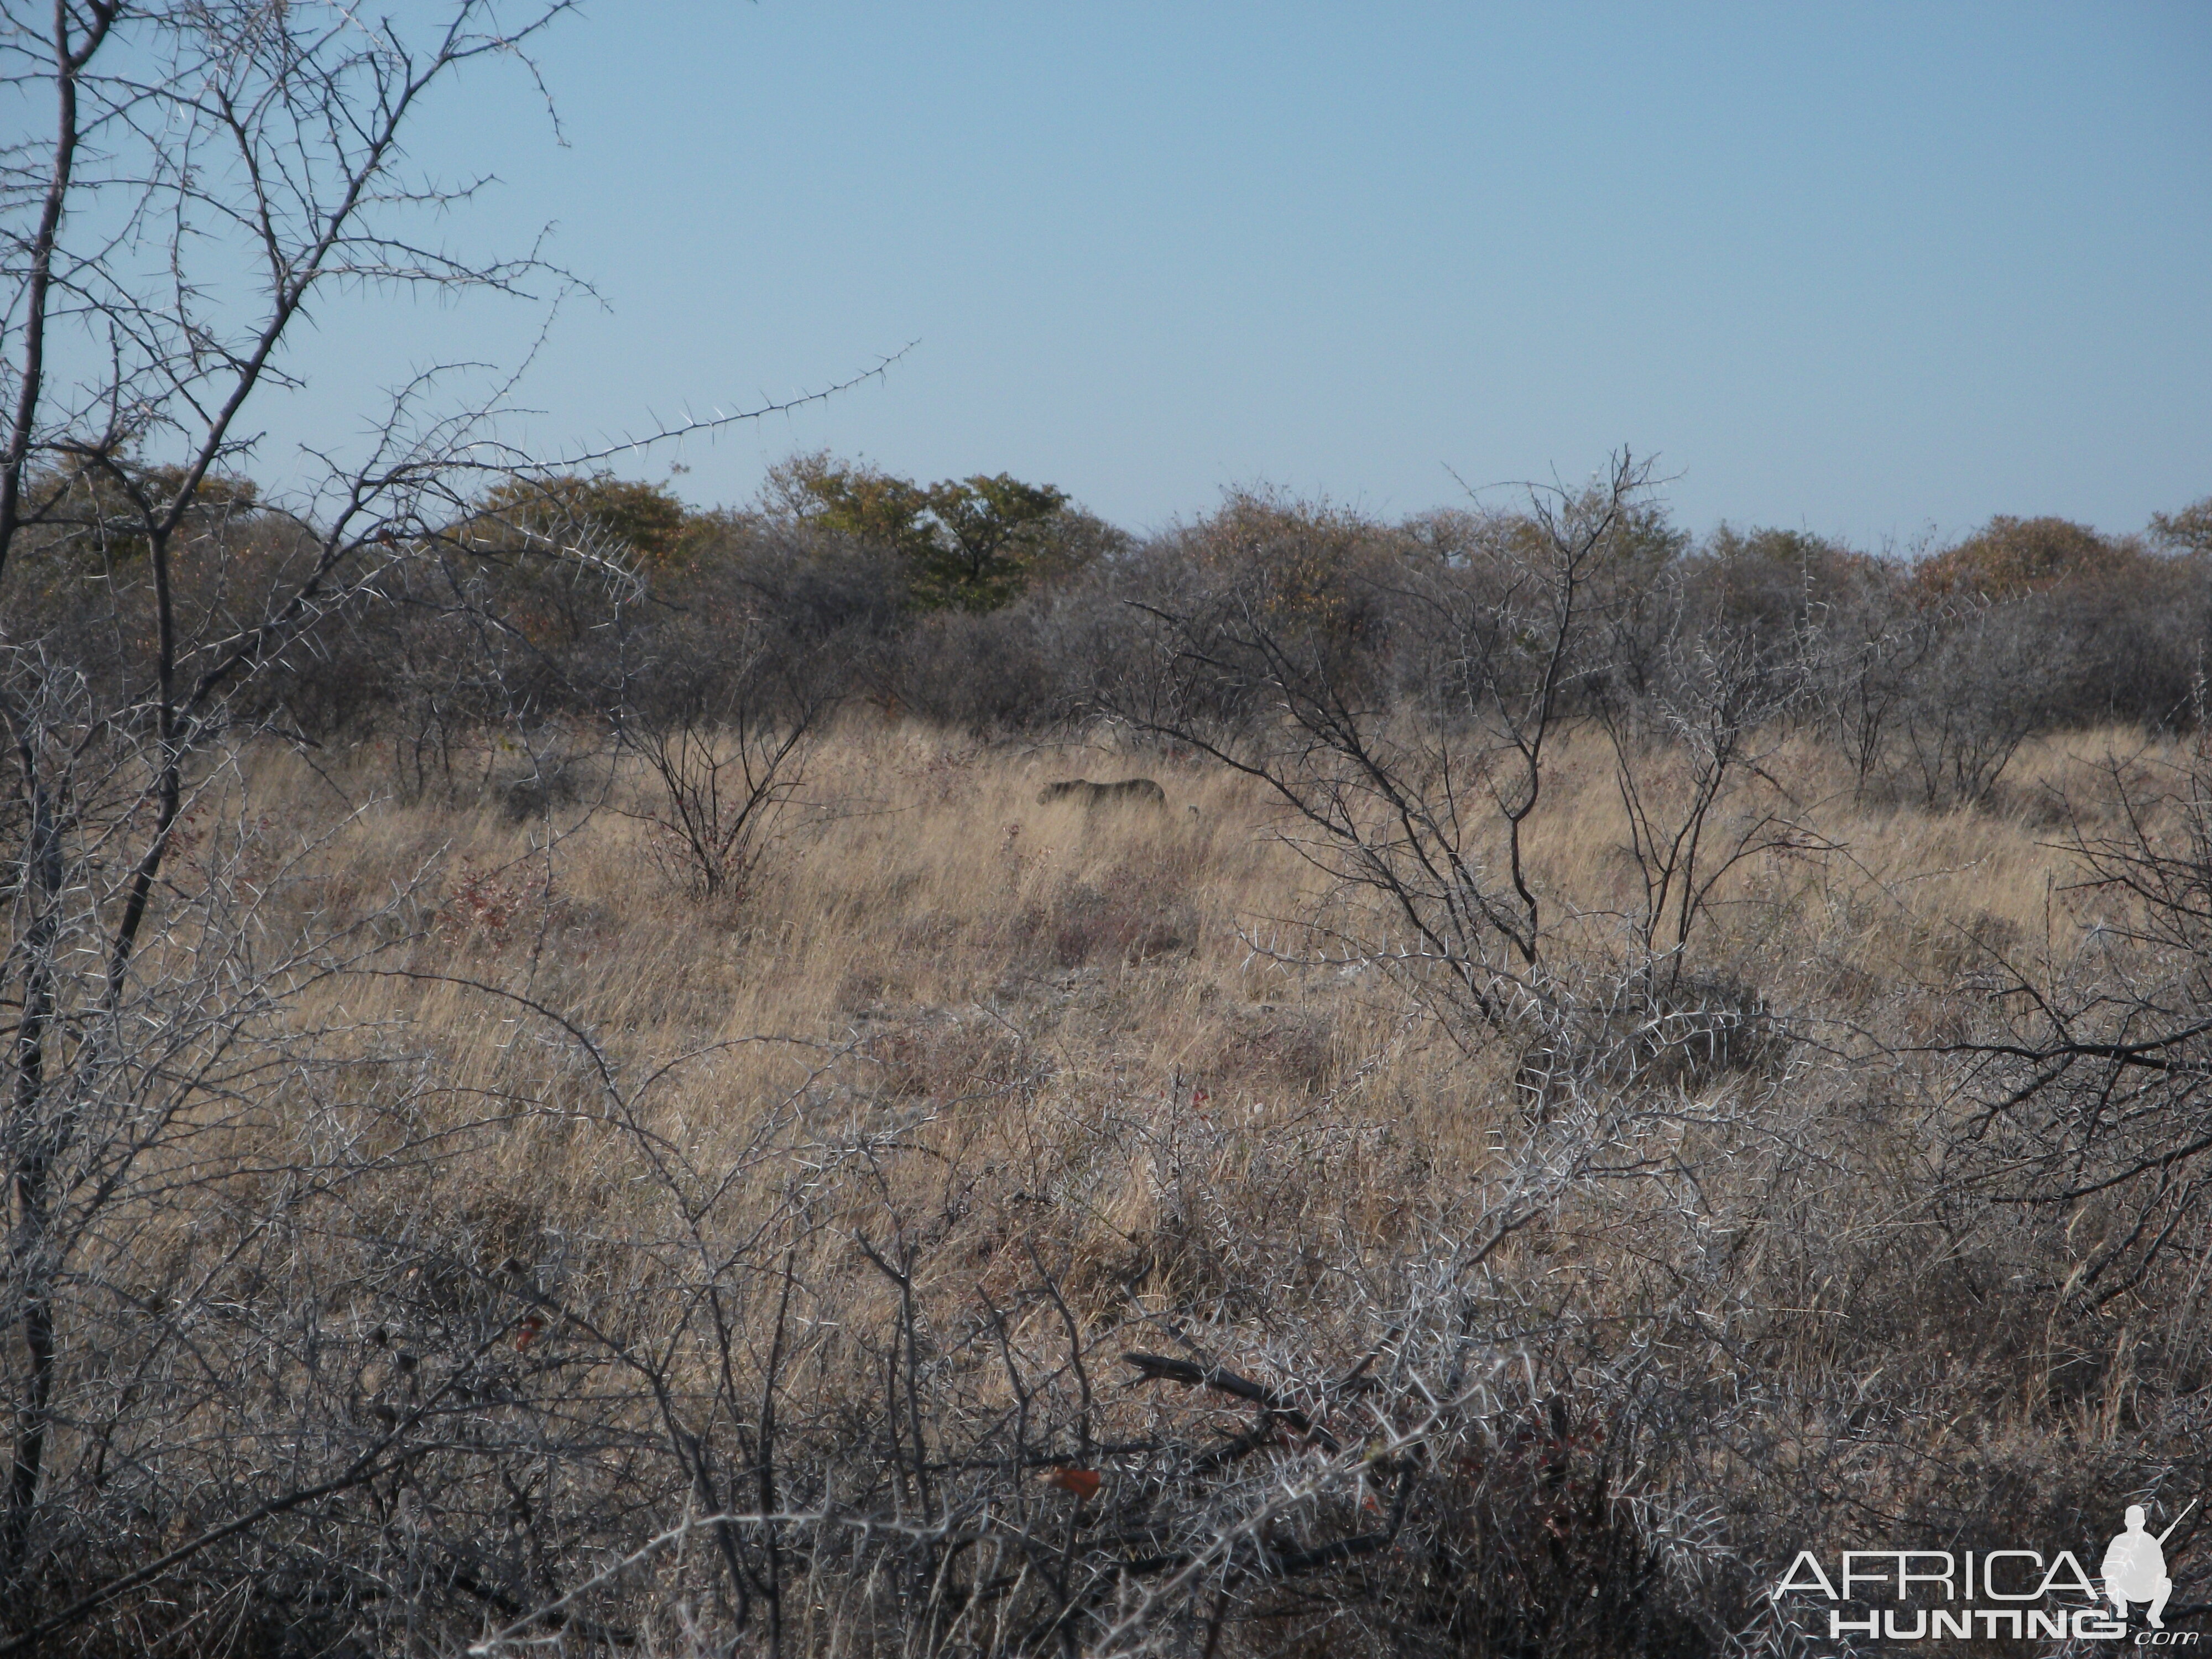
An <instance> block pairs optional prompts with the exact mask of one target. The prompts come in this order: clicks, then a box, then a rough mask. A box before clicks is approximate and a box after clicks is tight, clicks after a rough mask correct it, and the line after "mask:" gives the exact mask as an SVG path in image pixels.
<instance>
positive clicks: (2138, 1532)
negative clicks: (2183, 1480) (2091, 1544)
mask: <svg viewBox="0 0 2212 1659" xmlns="http://www.w3.org/2000/svg"><path fill="white" fill-rule="evenodd" d="M2196 1507H2197V1500H2196V1499H2195V1498H2191V1499H2190V1500H2189V1509H2187V1510H2182V1512H2181V1514H2180V1515H2177V1516H2174V1517H2173V1527H2178V1526H2179V1525H2180V1524H2181V1521H2182V1516H2185V1515H2187V1514H2188V1513H2189V1510H2193V1509H2195V1508H2196ZM2127 1525H2128V1529H2127V1530H2126V1531H2125V1532H2124V1533H2122V1534H2119V1536H2118V1537H2117V1538H2115V1539H2113V1540H2112V1543H2111V1544H2110V1545H2109V1546H2107V1547H2106V1550H2105V1595H2106V1599H2108V1600H2109V1601H2111V1602H2112V1613H2113V1614H2114V1616H2115V1617H2117V1618H2119V1619H2123V1620H2124V1619H2125V1618H2126V1617H2127V1616H2128V1603H2129V1602H2130V1601H2146V1602H2148V1603H2149V1604H2150V1612H2149V1613H2148V1618H2149V1620H2150V1627H2151V1628H2152V1629H2153V1630H2164V1629H2165V1628H2166V1620H2163V1619H2161V1618H2160V1616H2159V1615H2160V1613H2164V1612H2165V1611H2166V1597H2167V1596H2169V1595H2172V1594H2173V1580H2172V1579H2171V1578H2169V1577H2166V1540H2167V1539H2169V1538H2171V1537H2172V1536H2173V1527H2168V1528H2166V1530H2165V1531H2164V1532H2162V1533H2160V1534H2158V1536H2157V1537H2155V1538H2154V1537H2152V1536H2151V1535H2150V1534H2148V1533H2147V1532H2145V1531H2144V1530H2143V1508H2142V1504H2129V1505H2128V1514H2127Z"/></svg>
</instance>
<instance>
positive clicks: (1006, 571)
mask: <svg viewBox="0 0 2212 1659" xmlns="http://www.w3.org/2000/svg"><path fill="white" fill-rule="evenodd" d="M767 493H768V499H769V505H770V507H772V508H774V509H776V510H780V511H781V512H784V513H788V514H790V515H791V516H793V517H795V518H798V519H799V520H803V521H805V522H806V523H808V524H811V525H813V526H817V528H819V529H823V530H828V531H832V532H837V533H839V534H842V535H848V536H851V537H854V538H856V539H858V540H860V541H863V542H866V543H869V544H872V545H875V546H878V547H881V548H884V549H886V550H889V551H890V552H893V553H896V554H897V555H898V556H900V557H901V558H902V559H904V560H905V561H907V562H908V567H909V568H910V571H911V574H912V579H913V584H914V595H915V602H916V603H917V604H919V605H922V606H923V607H924V608H926V609H928V610H960V611H995V610H997V609H998V608H999V607H1000V605H1005V604H1006V603H1007V602H1008V601H1009V600H1011V599H1013V598H1014V597H1015V596H1016V595H1017V594H1018V593H1019V592H1021V591H1022V589H1023V588H1024V587H1025V586H1028V585H1029V583H1030V580H1032V579H1033V578H1035V577H1036V575H1037V574H1039V573H1040V572H1041V571H1042V570H1043V569H1044V568H1047V567H1048V566H1049V565H1050V564H1051V563H1053V562H1054V551H1055V550H1056V548H1057V545H1058V538H1056V537H1055V534H1054V532H1055V531H1056V530H1057V529H1058V528H1059V527H1060V525H1061V524H1062V522H1063V520H1064V518H1065V517H1066V507H1067V495H1066V492H1065V491H1064V490H1060V489H1054V488H1053V486H1051V485H1050V484H1027V483H1022V482H1021V481H1020V480H1019V479H1018V478H1014V477H1011V476H1009V475H1008V474H1006V473H1004V472H1000V473H996V474H993V475H989V476H986V475H984V474H981V473H978V474H976V475H975V476H974V477H968V478H947V479H945V480H943V481H942V482H940V483H933V484H918V483H915V482H914V481H913V480H911V479H908V478H900V477H893V476H891V475H890V474H889V473H886V472H884V471H879V470H878V469H877V468H875V467H872V466H867V465H848V464H845V463H843V462H840V461H837V460H835V459H832V458H831V457H830V456H829V455H828V454H827V453H817V454H813V455H801V456H798V457H795V458H794V459H791V460H788V461H786V462H784V463H783V464H782V465H780V466H778V467H776V468H775V470H774V471H771V472H770V473H769V483H768V492H767Z"/></svg>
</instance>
